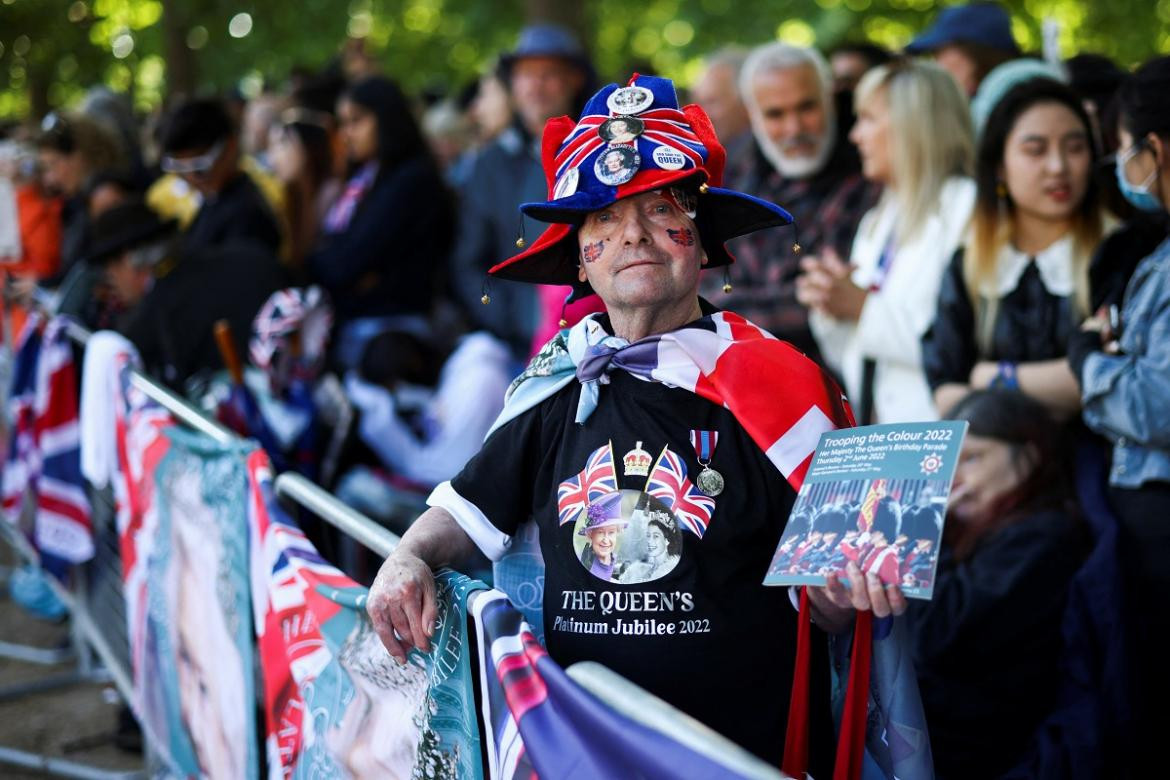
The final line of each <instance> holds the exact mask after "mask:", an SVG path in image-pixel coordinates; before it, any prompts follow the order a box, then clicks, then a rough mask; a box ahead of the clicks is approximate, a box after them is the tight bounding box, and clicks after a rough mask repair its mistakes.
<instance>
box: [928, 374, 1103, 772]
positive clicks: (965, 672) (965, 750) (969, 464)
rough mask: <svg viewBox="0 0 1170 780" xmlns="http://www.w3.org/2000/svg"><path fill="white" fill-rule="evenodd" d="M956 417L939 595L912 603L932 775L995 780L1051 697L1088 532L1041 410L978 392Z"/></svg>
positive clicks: (1017, 397)
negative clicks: (962, 429) (957, 444)
mask: <svg viewBox="0 0 1170 780" xmlns="http://www.w3.org/2000/svg"><path fill="white" fill-rule="evenodd" d="M948 417H949V418H951V419H955V420H966V421H967V422H968V423H969V425H970V428H969V429H968V432H967V437H966V439H965V440H964V442H963V448H962V451H961V453H960V456H959V464H958V466H957V468H956V470H955V480H954V487H953V489H952V492H951V496H950V502H949V504H948V508H947V521H946V526H945V528H944V531H943V541H942V546H941V548H940V551H939V560H938V568H937V573H936V579H935V585H934V596H933V598H932V599H931V600H930V601H915V602H914V603H912V604H911V605H910V607H909V609H908V610H907V612H906V615H907V626H908V627H909V631H910V636H911V646H912V648H913V649H912V655H913V659H914V668H915V670H916V672H917V674H918V687H919V690H920V691H921V695H922V705H923V709H924V710H925V713H926V722H927V724H928V726H929V729H930V741H931V752H932V754H933V756H934V762H935V772H936V776H937V777H939V778H940V779H941V780H947V779H948V778H967V777H970V778H976V777H978V778H985V777H1000V776H1001V775H1002V774H1003V773H1004V772H1005V771H1006V770H1008V769H1010V768H1011V767H1013V766H1014V765H1015V764H1016V762H1017V761H1018V760H1019V758H1020V756H1021V755H1022V754H1023V752H1024V750H1025V749H1026V747H1027V745H1028V743H1029V740H1030V738H1031V736H1032V734H1033V732H1034V731H1035V730H1036V727H1037V725H1038V724H1039V723H1040V722H1041V720H1042V719H1043V718H1044V716H1045V715H1047V713H1048V712H1049V711H1050V710H1051V709H1052V707H1053V706H1054V705H1055V704H1056V692H1057V687H1058V684H1059V682H1060V678H1059V672H1058V669H1059V665H1058V663H1057V660H1058V658H1059V656H1060V653H1061V619H1062V614H1063V612H1064V605H1065V603H1066V600H1067V597H1068V596H1067V594H1068V588H1069V583H1070V581H1071V580H1072V578H1073V576H1074V574H1075V573H1076V571H1077V570H1078V569H1079V567H1080V565H1081V563H1082V562H1083V560H1084V558H1085V555H1086V554H1087V550H1088V547H1087V537H1086V535H1085V533H1084V530H1083V528H1082V526H1081V523H1080V522H1079V520H1078V519H1077V515H1076V507H1075V503H1074V501H1073V498H1072V492H1071V487H1070V485H1069V481H1068V473H1069V472H1068V469H1067V467H1066V462H1065V460H1064V457H1063V455H1062V453H1063V452H1064V448H1062V447H1061V445H1060V442H1061V429H1060V427H1059V426H1058V425H1057V423H1055V422H1054V421H1053V420H1052V419H1051V417H1050V416H1049V415H1048V414H1046V413H1045V410H1044V407H1042V406H1041V405H1040V404H1039V403H1037V402H1036V401H1034V400H1032V399H1030V398H1029V397H1027V396H1025V395H1023V394H1022V393H1020V392H1018V391H1012V390H1003V389H995V390H977V391H975V392H972V393H971V394H969V395H968V396H966V397H965V398H964V399H963V400H962V401H960V402H959V404H958V405H957V406H956V407H955V408H954V409H952V410H951V411H950V414H948ZM990 724H994V727H991V726H990Z"/></svg>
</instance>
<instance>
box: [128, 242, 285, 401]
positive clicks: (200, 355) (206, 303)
mask: <svg viewBox="0 0 1170 780" xmlns="http://www.w3.org/2000/svg"><path fill="white" fill-rule="evenodd" d="M160 271H161V272H162V273H160V276H159V278H158V279H157V280H156V282H155V284H154V287H153V288H152V289H151V290H150V291H149V292H148V293H147V294H146V297H145V298H143V300H142V302H141V303H140V304H139V305H138V306H137V307H136V308H135V309H134V310H133V311H131V312H129V313H128V315H127V317H126V319H125V320H124V321H123V324H122V327H121V328H120V330H121V331H122V333H123V335H125V336H126V337H127V338H128V339H130V341H132V342H133V343H134V345H135V346H136V347H138V351H139V354H140V355H141V357H142V362H143V365H144V366H145V367H146V370H147V371H148V372H150V373H151V374H154V375H155V376H158V377H159V378H161V379H162V380H163V381H164V382H165V383H166V384H168V385H171V386H172V387H175V388H176V389H181V388H182V386H183V383H184V382H185V381H186V380H187V379H188V378H189V377H191V376H192V375H194V374H196V373H197V372H199V371H201V370H205V369H206V370H218V369H221V368H223V360H222V359H221V358H220V355H219V349H218V348H217V347H216V344H215V337H214V334H213V332H212V328H213V326H214V325H215V322H216V320H220V319H227V320H228V322H230V323H231V326H232V334H233V336H234V337H235V341H236V349H237V350H239V352H240V354H241V355H246V354H247V346H248V339H249V337H250V336H251V333H252V319H253V318H254V317H255V316H256V312H257V311H259V309H260V307H261V306H262V305H263V304H264V302H265V301H266V300H268V296H270V295H271V294H272V293H273V292H275V291H276V290H278V289H280V288H282V287H284V286H285V284H286V283H287V281H286V279H285V275H284V270H283V269H282V268H281V266H280V264H279V263H278V262H277V260H276V258H275V257H274V256H273V255H271V254H267V253H265V252H263V251H262V250H260V249H259V248H258V247H256V246H255V245H253V244H237V245H228V246H223V247H218V248H215V249H208V250H204V251H201V252H181V253H180V255H179V257H178V258H177V262H175V264H174V265H173V266H169V261H168V260H164V261H163V262H162V263H160Z"/></svg>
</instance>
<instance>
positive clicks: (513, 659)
mask: <svg viewBox="0 0 1170 780" xmlns="http://www.w3.org/2000/svg"><path fill="white" fill-rule="evenodd" d="M468 611H469V612H470V613H471V617H472V619H473V620H474V621H475V633H476V640H477V647H476V652H478V656H479V670H480V690H481V692H482V696H483V703H482V710H483V723H484V732H483V742H484V745H485V746H486V748H487V756H488V777H489V778H490V780H520V779H521V778H523V780H529V779H530V778H535V777H547V778H554V777H581V778H584V777H641V778H647V779H651V778H652V779H654V780H667V778H672V779H674V778H677V779H679V780H681V778H687V780H699V779H701V778H732V779H733V778H736V777H741V776H742V775H741V774H739V773H738V772H737V771H735V770H734V769H733V768H732V767H731V766H730V765H729V764H724V763H718V762H716V761H714V760H712V759H711V758H709V757H708V756H707V755H704V754H703V753H700V752H698V751H697V750H695V749H693V748H692V747H690V746H689V745H686V744H684V743H683V742H681V741H679V739H678V738H677V737H675V736H672V735H668V734H666V733H663V732H661V731H657V730H655V729H654V728H652V727H650V726H648V725H645V724H644V723H640V722H638V721H635V720H633V719H632V718H630V717H628V716H626V715H624V714H622V713H619V712H618V711H616V710H615V709H613V708H611V707H610V706H608V705H606V704H605V703H603V702H602V701H601V700H599V699H598V698H597V697H595V696H594V695H593V694H592V693H590V692H589V691H587V690H585V689H584V688H583V687H582V686H581V685H580V684H578V683H577V682H576V681H575V680H573V679H572V678H571V677H569V675H568V674H566V673H565V671H564V670H563V669H562V668H561V667H560V666H559V665H558V664H557V662H556V661H554V660H553V659H552V658H551V657H550V656H549V654H548V653H547V652H546V651H545V649H544V648H543V647H541V645H540V643H539V642H537V641H536V637H534V636H533V633H532V628H531V626H529V625H528V623H527V622H525V620H524V618H523V617H522V616H521V615H520V613H519V612H517V611H516V608H515V607H513V606H512V604H511V603H510V602H509V601H508V598H507V596H505V595H504V594H503V593H501V592H500V591H498V590H483V591H478V592H474V593H472V594H471V595H470V596H469V598H468Z"/></svg>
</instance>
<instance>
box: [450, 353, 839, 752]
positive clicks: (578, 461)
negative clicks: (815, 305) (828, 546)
mask: <svg viewBox="0 0 1170 780" xmlns="http://www.w3.org/2000/svg"><path fill="white" fill-rule="evenodd" d="M580 393H581V386H580V384H579V383H577V382H572V383H570V385H569V386H567V387H566V388H564V389H563V390H561V391H559V392H558V393H556V394H555V395H554V396H552V397H550V398H548V399H546V400H545V401H543V402H542V403H540V404H539V405H538V406H536V407H535V408H533V409H531V410H529V411H527V412H525V413H524V414H522V415H520V416H518V417H517V418H515V419H514V420H512V421H510V422H508V423H507V424H505V425H504V426H503V427H502V428H500V429H499V430H498V431H496V432H495V433H493V434H492V435H491V436H490V437H489V438H488V439H487V441H486V442H485V444H484V447H483V449H482V450H481V452H480V453H479V454H478V455H476V456H475V457H474V458H472V460H471V461H470V462H469V463H468V464H467V466H466V467H465V468H464V469H463V471H462V472H461V473H460V474H459V476H457V477H456V478H455V479H454V480H453V481H452V487H453V488H454V490H455V491H456V492H457V493H458V494H459V495H460V496H461V497H462V498H464V499H466V500H467V501H469V502H471V503H472V504H474V505H475V506H476V507H477V508H478V509H479V510H480V511H481V512H482V513H483V515H484V516H485V517H486V518H487V519H488V521H489V522H490V523H491V524H492V525H493V526H495V528H496V529H498V530H499V531H501V532H503V533H504V534H506V535H508V536H511V535H513V534H514V533H515V532H516V530H517V528H518V526H519V525H520V524H521V523H522V522H524V521H525V520H527V519H528V518H529V517H533V518H534V519H535V520H536V523H537V525H538V526H539V528H540V544H541V551H542V553H543V556H544V561H545V566H546V571H545V583H544V630H545V638H546V642H547V645H548V651H549V653H550V655H551V656H552V657H553V658H554V659H555V660H556V661H557V662H558V663H560V664H562V665H564V666H568V665H570V664H573V663H575V662H577V661H582V660H593V661H597V662H600V663H602V664H604V665H605V666H608V667H609V668H611V669H613V670H614V671H616V672H618V673H619V674H621V675H623V676H624V677H626V678H627V679H629V680H631V681H633V682H635V683H637V684H638V685H640V686H642V687H644V688H646V689H647V690H649V691H651V692H652V693H654V694H655V695H657V696H659V697H661V698H663V699H665V700H666V701H668V702H670V703H672V704H673V705H675V706H676V707H678V708H680V709H681V710H683V711H684V712H687V713H688V714H690V715H692V716H693V717H695V718H697V719H698V720H700V721H702V722H704V723H706V724H707V725H708V726H710V727H712V728H713V729H715V730H716V731H718V732H720V733H722V734H724V735H725V736H727V737H728V738H730V739H732V740H733V741H735V742H737V743H739V744H741V745H743V746H744V747H746V748H747V749H749V750H751V751H752V752H754V753H756V754H757V755H759V756H760V757H762V758H764V759H766V760H770V761H772V762H774V763H778V762H779V760H780V757H781V754H782V752H783V743H784V728H785V722H786V717H787V711H788V703H789V694H790V690H791V680H792V674H793V661H794V657H795V648H796V630H797V613H796V611H795V610H794V609H793V608H792V605H791V604H790V603H789V601H788V594H787V591H786V590H785V589H783V588H767V587H764V586H763V585H762V584H761V583H762V581H763V579H764V575H765V573H766V571H767V569H768V564H769V562H770V560H771V557H772V554H773V552H774V551H775V548H776V544H777V542H778V541H779V538H780V534H781V531H782V529H783V527H784V524H785V522H786V520H787V518H788V513H789V511H790V510H791V508H792V504H793V501H794V500H795V493H794V491H793V490H792V488H791V487H790V486H789V485H788V483H787V482H786V481H785V480H784V478H783V477H782V476H781V475H780V474H779V472H778V471H777V470H776V468H775V467H774V466H773V465H772V464H771V463H770V462H769V461H768V460H767V458H766V457H765V456H764V454H763V453H762V452H761V451H760V449H759V447H758V446H756V444H755V443H754V442H753V441H752V440H751V438H750V437H749V436H748V434H747V433H746V431H744V429H743V428H742V427H741V426H740V425H739V423H738V422H736V420H735V418H734V417H733V416H732V414H731V413H730V412H729V411H728V410H727V409H725V408H723V407H721V406H718V405H716V404H714V403H711V402H709V401H707V400H705V399H703V398H701V397H699V396H698V395H695V394H694V393H691V392H689V391H687V390H683V389H677V388H669V387H666V386H665V385H662V384H658V383H652V382H646V381H643V380H641V379H638V378H636V377H633V376H631V375H630V374H627V373H626V372H624V371H615V372H614V373H613V374H612V375H611V383H610V384H609V385H606V386H602V388H601V395H600V402H599V405H598V407H597V409H596V411H594V413H593V414H592V416H591V417H590V418H589V419H588V420H587V421H586V423H585V424H584V425H577V424H576V423H575V422H574V417H575V414H576V409H577V401H578V398H579V397H580ZM692 431H710V432H714V433H716V434H717V435H718V438H717V439H716V440H715V447H714V450H713V451H712V452H711V453H710V460H709V463H710V466H711V468H713V469H715V470H716V471H718V472H719V473H720V474H721V475H722V476H723V478H724V481H725V483H726V484H725V488H724V489H723V491H722V493H720V494H718V495H716V496H714V497H713V498H714V506H713V511H710V510H709V520H708V522H707V523H706V529H705V532H704V533H703V535H702V537H701V538H700V536H699V535H698V534H697V533H695V532H694V531H692V530H687V526H688V524H689V525H690V526H692V527H698V526H700V525H702V524H703V521H704V520H705V519H707V515H708V512H705V511H704V509H703V506H702V499H701V494H699V496H700V497H696V496H694V495H692V498H695V499H696V500H695V501H693V502H692V503H691V504H690V507H689V508H690V514H691V516H692V517H691V518H686V517H684V516H683V514H682V513H681V512H677V511H676V512H672V511H671V510H670V506H668V504H667V503H663V502H662V501H661V500H660V499H659V498H655V497H651V496H650V495H649V494H648V493H646V492H645V491H646V489H647V485H648V478H649V477H650V476H652V475H653V474H654V473H655V464H657V463H659V462H662V461H664V452H668V453H672V454H673V455H674V456H676V457H677V462H681V463H682V464H683V465H684V466H685V469H686V477H687V478H688V479H689V480H691V481H692V482H694V481H695V479H696V477H697V475H698V474H699V473H700V471H701V467H700V465H699V463H698V456H697V453H696V451H695V448H694V446H693V445H692V444H691V432H692ZM607 446H608V447H609V448H610V451H611V452H612V462H613V472H614V477H615V479H614V482H613V483H610V484H608V485H607V484H605V483H604V480H603V481H602V484H601V485H600V486H598V487H597V488H596V490H595V491H594V495H593V496H592V500H591V501H590V502H589V508H588V509H582V508H574V507H573V506H572V504H573V499H574V498H575V497H576V498H580V491H581V488H582V486H581V485H580V484H579V483H580V481H582V480H588V479H589V475H587V474H583V472H585V470H586V468H587V464H588V463H589V462H590V461H591V460H592V461H593V463H594V466H595V468H594V472H593V476H594V477H595V478H596V477H597V475H598V474H603V473H604V472H605V468H604V462H605V448H606V447H607ZM639 456H640V457H639ZM665 460H669V458H666V459H665ZM627 461H628V462H629V467H628V466H627ZM659 473H660V474H661V472H659ZM574 478H576V479H577V480H578V483H576V484H575V483H573V482H571V481H570V480H573V479H574ZM584 487H586V488H587V487H588V485H586V486H584ZM615 487H616V488H618V489H620V490H621V491H622V496H621V498H620V499H617V498H615V497H613V496H612V493H613V492H614V488H615ZM652 492H655V491H653V490H652ZM603 494H608V495H609V496H610V498H609V499H606V498H605V497H604V495H603ZM558 495H561V496H563V497H564V501H561V502H560V506H558ZM670 503H672V504H673V503H674V502H673V500H671V501H670ZM675 508H676V509H677V508H678V507H677V506H676V507H675ZM559 510H563V512H562V511H559ZM562 519H564V522H563V523H562V522H561V520H562ZM606 529H608V530H609V531H610V533H606ZM614 532H616V533H614ZM817 633H818V632H814V637H816V638H815V639H814V643H815V644H814V651H813V656H814V658H815V659H816V662H822V661H823V660H824V659H826V657H827V654H826V653H825V652H823V648H824V646H823V637H820V636H817ZM816 662H814V670H813V683H812V691H813V693H812V702H813V705H812V713H813V726H812V732H813V735H814V737H821V738H824V737H826V736H827V737H829V738H831V726H828V725H827V724H828V696H829V694H828V673H827V665H826V664H824V663H816ZM820 749H823V746H821V745H818V746H817V748H816V749H814V750H813V754H814V756H815V755H817V753H818V752H819V750H820ZM822 755H823V754H822Z"/></svg>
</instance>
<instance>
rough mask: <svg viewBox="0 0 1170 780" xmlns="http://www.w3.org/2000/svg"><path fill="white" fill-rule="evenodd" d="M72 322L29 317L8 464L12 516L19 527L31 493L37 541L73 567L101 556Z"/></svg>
mask: <svg viewBox="0 0 1170 780" xmlns="http://www.w3.org/2000/svg"><path fill="white" fill-rule="evenodd" d="M66 327H67V322H66V320H65V319H64V318H62V317H55V318H53V319H52V320H49V322H48V323H45V322H44V318H43V317H42V316H41V315H39V314H36V313H34V314H31V315H29V318H28V321H27V323H26V325H25V329H24V332H23V333H22V334H21V338H20V346H19V347H18V349H17V353H16V361H15V365H14V367H13V378H12V390H11V395H10V400H9V402H8V403H9V413H10V417H11V418H12V420H13V429H12V439H11V442H10V444H9V448H8V457H7V460H6V462H5V464H4V477H3V489H2V493H3V507H4V513H5V515H6V516H7V517H8V519H9V520H10V521H12V522H16V521H17V519H18V518H19V515H20V510H21V506H22V505H23V503H24V496H25V494H26V492H31V493H32V494H33V496H34V498H35V502H36V518H35V524H34V526H33V539H34V542H35V544H36V547H37V549H38V550H40V551H41V552H42V553H47V554H49V555H52V556H55V557H56V558H60V559H62V560H64V561H67V562H70V563H81V562H82V561H87V560H89V559H90V558H92V557H93V553H94V545H93V526H92V524H91V522H90V504H89V498H88V496H86V493H85V481H84V479H83V478H82V476H81V438H80V433H79V428H78V421H77V409H78V391H77V371H76V369H75V367H74V365H73V347H72V345H71V344H70V342H69V337H68V335H67V333H66Z"/></svg>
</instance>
